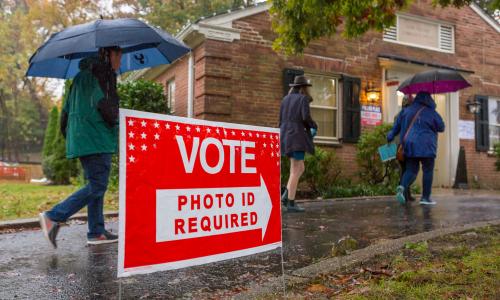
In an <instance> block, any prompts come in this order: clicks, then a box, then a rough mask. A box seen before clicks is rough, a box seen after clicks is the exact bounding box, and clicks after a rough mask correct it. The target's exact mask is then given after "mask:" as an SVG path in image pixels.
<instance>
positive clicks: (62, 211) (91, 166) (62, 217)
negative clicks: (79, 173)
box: [47, 154, 111, 238]
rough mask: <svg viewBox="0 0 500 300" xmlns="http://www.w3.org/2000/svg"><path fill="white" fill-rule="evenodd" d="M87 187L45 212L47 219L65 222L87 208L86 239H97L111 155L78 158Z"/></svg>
mask: <svg viewBox="0 0 500 300" xmlns="http://www.w3.org/2000/svg"><path fill="white" fill-rule="evenodd" d="M80 162H81V163H82V167H83V171H84V175H85V179H86V180H87V181H88V183H87V185H86V186H84V187H83V188H82V189H80V190H78V191H76V192H75V193H73V194H72V195H71V196H69V197H68V198H67V199H66V200H64V201H62V202H61V203H59V204H57V205H56V206H54V207H53V208H52V209H51V210H50V211H48V212H47V216H48V217H49V219H51V220H52V221H55V222H65V221H66V220H68V218H69V217H71V216H72V215H74V214H75V213H76V212H78V211H79V210H80V209H82V208H83V207H85V206H87V213H88V224H89V232H88V233H87V237H89V238H93V237H98V236H99V235H101V234H102V233H104V215H103V204H104V193H106V189H107V188H108V179H109V171H110V169H111V154H93V155H89V156H83V157H80Z"/></svg>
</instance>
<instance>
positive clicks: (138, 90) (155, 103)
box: [118, 80, 169, 114]
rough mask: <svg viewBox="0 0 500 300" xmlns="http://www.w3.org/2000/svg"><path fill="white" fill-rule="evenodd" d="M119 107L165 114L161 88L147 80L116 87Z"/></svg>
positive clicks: (167, 111) (159, 85)
mask: <svg viewBox="0 0 500 300" xmlns="http://www.w3.org/2000/svg"><path fill="white" fill-rule="evenodd" d="M118 95H119V96H120V107H121V108H128V109H135V110H141V111H148V112H155V113H162V114H167V113H169V110H168V107H167V101H166V99H165V95H164V94H163V86H162V85H161V84H159V83H156V82H153V81H147V80H137V81H129V82H125V83H120V84H119V85H118Z"/></svg>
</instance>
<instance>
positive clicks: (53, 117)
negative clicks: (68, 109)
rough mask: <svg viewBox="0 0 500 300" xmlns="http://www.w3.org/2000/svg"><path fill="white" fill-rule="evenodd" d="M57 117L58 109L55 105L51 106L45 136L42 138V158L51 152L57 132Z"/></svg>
mask: <svg viewBox="0 0 500 300" xmlns="http://www.w3.org/2000/svg"><path fill="white" fill-rule="evenodd" d="M58 119H59V110H58V109H57V106H54V107H52V110H51V111H50V115H49V121H48V123H47V128H46V129H45V136H44V138H43V149H42V158H45V157H47V156H48V155H49V154H50V153H51V152H52V145H53V144H54V139H55V137H56V133H57V130H58V129H57V122H58Z"/></svg>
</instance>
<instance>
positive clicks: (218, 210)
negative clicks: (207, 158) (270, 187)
mask: <svg viewBox="0 0 500 300" xmlns="http://www.w3.org/2000/svg"><path fill="white" fill-rule="evenodd" d="M249 193H253V195H254V196H255V201H254V203H253V204H252V205H248V204H247V205H243V201H242V197H243V196H242V195H243V194H245V195H246V197H247V199H246V201H247V202H248V194H249ZM220 194H223V195H224V196H223V197H222V199H225V197H226V196H227V195H228V194H232V195H234V203H233V205H232V206H230V207H228V205H227V204H226V201H225V200H222V201H220V202H219V200H217V198H216V197H217V196H215V195H220ZM198 195H199V198H200V199H201V201H200V206H199V209H197V208H198V206H197V205H194V208H195V209H191V201H190V199H191V196H193V197H197V196H198ZM207 195H209V196H211V198H212V199H213V200H214V201H213V205H212V206H211V207H210V208H205V207H204V205H203V199H204V198H205V196H207ZM180 196H186V197H187V199H188V200H187V203H186V204H183V205H181V209H180V210H179V197H180ZM219 198H220V197H219ZM219 203H221V205H219ZM272 206H273V205H272V202H271V197H270V195H269V192H268V191H267V187H266V184H265V183H264V180H263V179H262V176H261V177H260V186H255V187H231V188H202V189H165V190H163V189H162V190H156V242H166V241H175V240H183V239H190V238H197V237H207V236H213V235H220V234H226V233H233V232H241V231H247V230H254V229H259V228H260V229H262V239H264V236H265V234H266V229H267V224H268V223H269V217H270V215H271V209H272ZM255 214H256V216H257V220H253V221H255V222H253V224H251V223H252V220H251V215H253V217H255ZM234 215H237V216H238V220H237V226H234V225H235V223H233V222H232V221H231V217H232V216H234ZM243 215H245V216H246V222H245V221H244V220H245V217H242V216H243ZM176 222H179V223H176ZM176 224H177V226H176ZM180 224H182V226H180ZM207 225H209V226H208V227H207ZM242 225H244V226H242ZM217 227H218V228H217ZM180 228H182V230H180ZM208 228H209V229H210V230H207V229H208ZM176 229H177V232H176ZM182 231H184V232H182Z"/></svg>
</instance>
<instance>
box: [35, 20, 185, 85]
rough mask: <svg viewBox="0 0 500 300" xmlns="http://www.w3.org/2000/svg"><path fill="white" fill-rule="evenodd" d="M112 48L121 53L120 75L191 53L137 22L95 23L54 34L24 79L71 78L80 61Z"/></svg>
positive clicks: (157, 31)
mask: <svg viewBox="0 0 500 300" xmlns="http://www.w3.org/2000/svg"><path fill="white" fill-rule="evenodd" d="M111 46H119V47H120V48H122V50H123V55H122V61H121V62H122V64H121V67H120V70H119V73H124V72H127V71H132V70H138V69H143V68H148V67H154V66H157V65H161V64H170V63H172V62H173V61H174V60H176V59H178V58H179V57H181V56H183V55H184V54H186V53H188V52H189V51H190V48H189V47H187V46H186V45H184V44H183V43H182V42H180V41H178V40H176V39H175V38H173V37H172V36H171V35H169V34H168V33H166V32H164V31H162V30H160V29H157V28H154V27H151V26H149V25H147V24H145V23H144V22H142V21H139V20H136V19H113V20H96V21H93V22H90V23H85V24H80V25H76V26H71V27H68V28H66V29H64V30H63V31H61V32H58V33H55V34H53V35H52V36H51V37H50V38H49V39H48V40H47V41H46V42H45V43H44V44H43V45H42V46H41V47H40V48H38V50H37V51H36V52H35V54H33V56H31V58H30V65H29V68H28V71H27V72H26V76H33V77H51V78H62V79H68V78H73V77H75V76H76V74H78V72H79V69H78V64H79V62H80V60H81V59H83V58H85V57H89V56H96V55H97V52H98V50H99V48H102V47H111Z"/></svg>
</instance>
